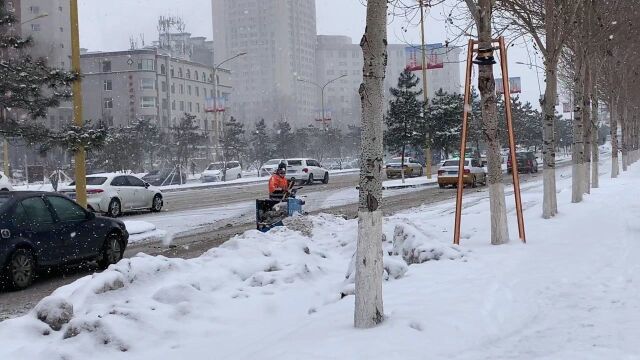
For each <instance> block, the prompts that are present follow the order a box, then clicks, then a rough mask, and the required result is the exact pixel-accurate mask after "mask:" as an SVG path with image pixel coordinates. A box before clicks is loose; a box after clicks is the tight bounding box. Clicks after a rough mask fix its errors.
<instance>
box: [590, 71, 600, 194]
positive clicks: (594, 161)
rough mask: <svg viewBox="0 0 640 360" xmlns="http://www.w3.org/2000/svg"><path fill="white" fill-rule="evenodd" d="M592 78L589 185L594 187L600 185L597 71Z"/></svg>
mask: <svg viewBox="0 0 640 360" xmlns="http://www.w3.org/2000/svg"><path fill="white" fill-rule="evenodd" d="M593 78H594V79H596V81H594V82H593V88H592V89H591V135H592V136H591V187H593V188H594V189H596V188H599V187H600V175H599V174H598V171H599V168H600V164H599V162H600V149H599V148H598V140H599V139H598V123H599V122H600V120H599V114H598V105H599V104H598V87H597V86H596V84H597V79H598V76H597V73H596V72H594V76H593Z"/></svg>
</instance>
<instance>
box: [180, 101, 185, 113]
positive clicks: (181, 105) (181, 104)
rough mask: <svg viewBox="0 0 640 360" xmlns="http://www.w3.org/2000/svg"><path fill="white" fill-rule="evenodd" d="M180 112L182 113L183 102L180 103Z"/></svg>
mask: <svg viewBox="0 0 640 360" xmlns="http://www.w3.org/2000/svg"><path fill="white" fill-rule="evenodd" d="M180 111H184V101H180Z"/></svg>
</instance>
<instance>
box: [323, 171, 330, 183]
mask: <svg viewBox="0 0 640 360" xmlns="http://www.w3.org/2000/svg"><path fill="white" fill-rule="evenodd" d="M322 183H323V184H328V183H329V172H328V171H327V172H326V173H324V178H323V179H322Z"/></svg>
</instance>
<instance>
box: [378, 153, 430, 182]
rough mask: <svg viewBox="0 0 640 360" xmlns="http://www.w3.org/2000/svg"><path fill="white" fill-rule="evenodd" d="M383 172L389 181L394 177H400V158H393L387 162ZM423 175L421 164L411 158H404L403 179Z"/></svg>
mask: <svg viewBox="0 0 640 360" xmlns="http://www.w3.org/2000/svg"><path fill="white" fill-rule="evenodd" d="M385 172H386V174H387V178H389V179H391V178H394V177H401V176H402V158H401V157H395V158H393V159H391V160H390V161H389V162H387V165H386V166H385ZM423 174H424V169H423V168H422V164H420V162H418V160H416V159H414V158H412V157H408V156H407V157H405V158H404V176H405V177H413V176H422V175H423Z"/></svg>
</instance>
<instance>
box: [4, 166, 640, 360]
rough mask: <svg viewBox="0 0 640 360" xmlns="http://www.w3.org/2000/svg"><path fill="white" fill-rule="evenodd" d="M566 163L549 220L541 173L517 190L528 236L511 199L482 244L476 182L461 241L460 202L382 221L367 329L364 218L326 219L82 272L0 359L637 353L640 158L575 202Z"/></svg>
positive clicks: (15, 327)
mask: <svg viewBox="0 0 640 360" xmlns="http://www.w3.org/2000/svg"><path fill="white" fill-rule="evenodd" d="M568 173H570V171H569V169H563V170H562V171H559V172H558V176H559V181H558V190H559V194H558V195H559V199H558V203H559V209H560V214H559V215H558V216H557V217H556V218H554V219H552V220H543V219H542V218H541V217H540V214H541V200H542V186H541V184H540V182H539V181H538V182H531V183H529V184H526V185H525V186H524V188H525V189H524V191H523V194H522V195H523V203H524V208H525V224H526V225H527V235H528V244H527V245H522V244H521V243H520V242H519V241H518V240H517V235H516V234H517V226H516V219H515V214H514V204H513V197H512V196H509V197H508V199H507V206H508V209H507V211H508V216H509V225H510V231H511V238H512V242H511V243H510V244H507V245H503V246H491V245H489V238H490V235H489V230H488V229H489V226H488V222H489V215H488V211H489V202H488V199H487V198H486V193H485V192H482V191H481V192H475V193H474V192H469V193H468V195H467V196H466V197H465V207H464V210H463V216H464V218H463V224H462V243H461V246H460V247H455V246H452V245H450V244H451V241H452V234H451V231H450V230H451V228H452V222H453V219H452V216H451V214H452V212H453V207H454V204H453V202H452V201H448V202H442V203H438V204H429V205H425V206H423V207H420V208H414V209H410V210H405V211H403V212H400V213H398V214H395V215H392V216H390V217H387V218H386V219H385V234H386V236H387V242H386V243H385V244H384V247H385V254H388V255H386V256H385V259H384V264H385V277H386V278H387V280H386V281H385V283H384V292H383V294H384V301H385V303H384V305H385V308H384V313H385V321H384V322H383V323H382V324H381V325H380V326H378V327H376V328H374V329H370V330H355V329H354V328H353V326H352V324H353V306H354V300H353V296H352V295H350V294H351V289H352V283H351V282H350V281H349V280H345V274H350V272H349V271H348V269H349V268H350V262H351V257H352V254H353V251H354V249H355V237H356V236H355V233H356V227H357V222H356V221H355V220H344V219H341V218H337V217H333V216H330V215H323V216H314V217H312V218H311V221H312V225H310V224H304V223H303V224H299V228H300V229H301V230H304V231H305V232H307V231H309V230H310V233H308V235H305V234H304V233H301V232H297V231H293V230H290V229H285V228H281V229H277V230H276V231H272V232H270V233H267V234H261V233H258V232H256V231H251V232H248V233H246V234H244V235H242V236H238V237H236V238H234V239H232V240H231V241H229V242H227V243H225V244H224V245H223V246H221V247H219V248H215V249H212V250H210V251H209V252H207V253H206V254H204V255H203V256H202V257H199V258H195V259H191V260H184V259H170V258H165V257H157V256H156V257H154V256H147V255H140V256H137V257H134V258H131V259H125V260H123V261H122V262H120V263H119V264H117V265H116V266H112V267H111V268H110V269H109V270H107V271H105V272H103V273H100V274H95V275H92V276H86V277H84V278H82V279H80V280H78V281H76V282H74V283H72V284H70V285H68V286H65V287H62V288H60V289H58V290H56V291H55V292H54V293H53V294H52V295H51V296H49V297H47V298H45V299H43V300H42V301H41V302H40V303H39V304H38V306H37V307H36V310H34V311H32V312H30V313H29V314H27V315H25V316H23V317H20V318H16V319H11V320H6V321H4V322H2V323H0V339H5V340H0V342H2V345H3V346H0V358H2V359H4V358H7V359H32V360H39V359H56V358H65V359H70V360H73V359H81V358H84V357H85V356H86V354H88V353H90V354H92V359H95V360H102V359H105V360H106V359H109V360H111V359H114V358H127V359H135V360H137V359H140V360H142V359H145V360H146V359H176V358H181V359H192V358H193V359H196V358H198V359H199V358H215V359H384V360H387V359H416V360H417V359H465V360H466V359H473V360H476V359H638V358H640V342H638V341H637V336H638V333H640V287H638V286H637V284H638V282H640V263H639V262H638V261H637V259H638V257H640V225H639V222H638V219H639V218H640V206H639V205H638V201H637V199H639V198H640V187H639V186H638V184H639V183H640V166H638V165H637V164H636V165H635V166H633V167H631V168H630V171H629V172H627V173H624V174H621V176H620V178H618V179H616V180H611V179H609V178H607V177H603V178H602V179H601V188H600V189H593V190H592V193H591V195H587V196H586V197H585V201H584V202H583V203H579V204H571V191H570V187H571V179H570V177H569V176H568ZM595 219H597V221H594V220H595ZM394 233H397V234H399V235H398V236H396V237H394ZM403 234H404V235H403ZM405 235H406V236H405ZM416 259H419V260H420V261H424V260H429V261H426V262H424V263H413V262H414V261H415V260H416ZM410 260H412V261H410ZM407 262H409V263H413V264H412V265H408V263H407ZM350 278H351V277H350ZM341 294H342V295H341ZM39 318H40V319H39ZM42 319H45V320H46V321H47V323H45V322H44V321H43V320H42Z"/></svg>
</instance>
